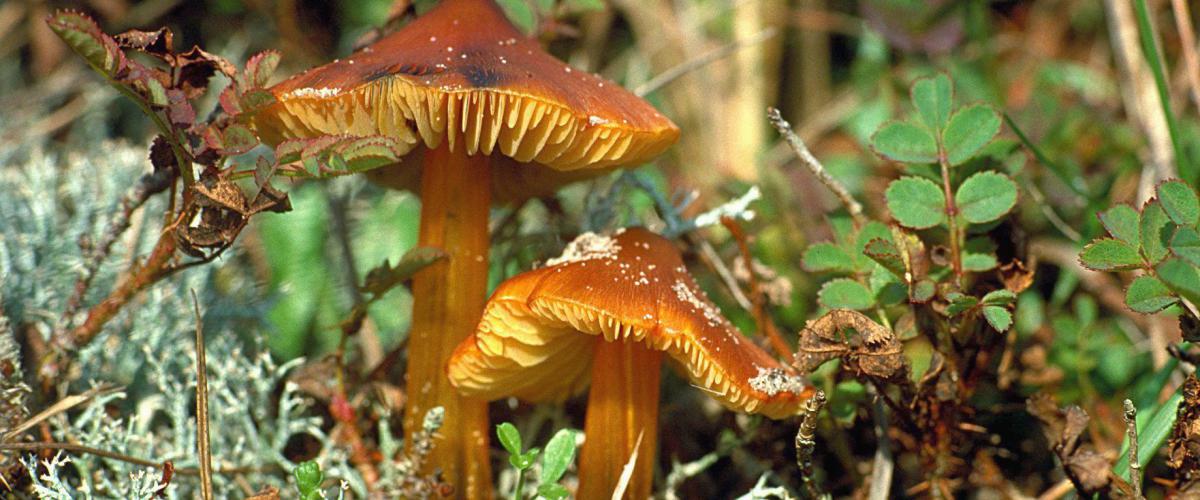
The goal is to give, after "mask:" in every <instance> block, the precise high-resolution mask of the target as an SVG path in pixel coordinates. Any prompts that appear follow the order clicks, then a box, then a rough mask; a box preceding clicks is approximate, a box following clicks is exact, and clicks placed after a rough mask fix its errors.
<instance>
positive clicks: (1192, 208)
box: [1158, 180, 1200, 227]
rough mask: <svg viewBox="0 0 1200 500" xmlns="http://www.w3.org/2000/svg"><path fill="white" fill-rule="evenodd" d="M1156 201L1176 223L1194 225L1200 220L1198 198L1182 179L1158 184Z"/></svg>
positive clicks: (1199, 200)
mask: <svg viewBox="0 0 1200 500" xmlns="http://www.w3.org/2000/svg"><path fill="white" fill-rule="evenodd" d="M1158 201H1159V202H1160V203H1162V206H1163V210H1165V211H1166V212H1167V216H1168V217H1170V218H1171V220H1172V221H1173V222H1175V223H1176V224H1179V225H1181V226H1191V227H1195V226H1196V222H1197V221H1200V198H1197V197H1196V191H1195V190H1194V189H1192V188H1191V186H1188V185H1187V183H1185V182H1183V181H1180V180H1172V181H1167V182H1164V183H1162V184H1159V185H1158Z"/></svg>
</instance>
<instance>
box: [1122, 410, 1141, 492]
mask: <svg viewBox="0 0 1200 500" xmlns="http://www.w3.org/2000/svg"><path fill="white" fill-rule="evenodd" d="M1125 433H1126V434H1128V435H1129V482H1130V484H1131V485H1132V486H1133V497H1134V498H1143V497H1142V465H1141V463H1140V462H1138V432H1137V407H1135V406H1133V401H1130V400H1128V399H1126V400H1125Z"/></svg>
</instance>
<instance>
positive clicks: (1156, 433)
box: [1113, 386, 1183, 480]
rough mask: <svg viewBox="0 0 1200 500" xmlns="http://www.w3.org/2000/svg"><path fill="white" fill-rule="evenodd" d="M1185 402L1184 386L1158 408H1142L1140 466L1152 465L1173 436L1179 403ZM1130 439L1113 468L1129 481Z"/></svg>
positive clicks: (1139, 447) (1139, 448)
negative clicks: (1166, 442)
mask: <svg viewBox="0 0 1200 500" xmlns="http://www.w3.org/2000/svg"><path fill="white" fill-rule="evenodd" d="M1181 401H1183V386H1180V388H1179V389H1178V390H1176V391H1175V394H1172V395H1171V398H1170V399H1168V400H1167V401H1166V402H1164V403H1163V404H1162V405H1161V406H1158V407H1157V408H1140V409H1139V411H1138V415H1137V428H1138V465H1140V466H1142V467H1143V468H1145V467H1146V464H1149V463H1150V460H1153V459H1154V457H1155V456H1157V455H1158V449H1159V448H1160V447H1162V445H1163V443H1164V442H1165V441H1166V440H1167V436H1169V435H1170V434H1171V430H1172V429H1174V428H1175V417H1176V415H1177V413H1176V412H1177V411H1178V410H1179V403H1180V402H1181ZM1128 449H1129V437H1128V436H1126V437H1125V441H1124V442H1123V443H1122V444H1121V458H1120V459H1118V460H1117V464H1116V465H1114V466H1113V472H1115V473H1116V474H1117V475H1118V476H1121V477H1122V478H1124V479H1126V480H1128V479H1129V453H1127V451H1128Z"/></svg>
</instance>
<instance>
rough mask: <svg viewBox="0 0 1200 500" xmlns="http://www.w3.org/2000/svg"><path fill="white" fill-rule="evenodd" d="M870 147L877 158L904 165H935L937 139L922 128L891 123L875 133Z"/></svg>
mask: <svg viewBox="0 0 1200 500" xmlns="http://www.w3.org/2000/svg"><path fill="white" fill-rule="evenodd" d="M871 147H872V148H874V149H875V153H876V154H878V155H879V156H882V157H884V158H887V159H889V160H892V161H898V162H904V163H937V161H938V148H937V139H935V138H934V136H933V134H931V133H930V132H929V130H926V129H925V128H924V127H920V126H917V125H914V124H912V123H909V122H891V123H888V124H887V125H884V126H883V128H881V129H879V131H878V132H875V136H873V137H872V138H871Z"/></svg>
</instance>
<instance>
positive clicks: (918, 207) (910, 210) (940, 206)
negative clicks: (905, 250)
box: [884, 177, 946, 229]
mask: <svg viewBox="0 0 1200 500" xmlns="http://www.w3.org/2000/svg"><path fill="white" fill-rule="evenodd" d="M884 197H885V198H886V200H887V206H888V210H889V211H891V212H892V216H893V217H895V218H896V221H898V222H899V223H900V224H901V225H903V226H905V227H910V228H913V229H928V228H931V227H934V226H936V225H938V224H941V223H943V222H944V221H945V220H946V197H945V196H944V195H943V194H942V190H941V188H939V187H938V185H937V184H934V183H933V181H931V180H929V179H922V178H920V177H901V178H900V179H897V180H895V181H892V183H891V184H889V185H888V188H887V191H886V192H884Z"/></svg>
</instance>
